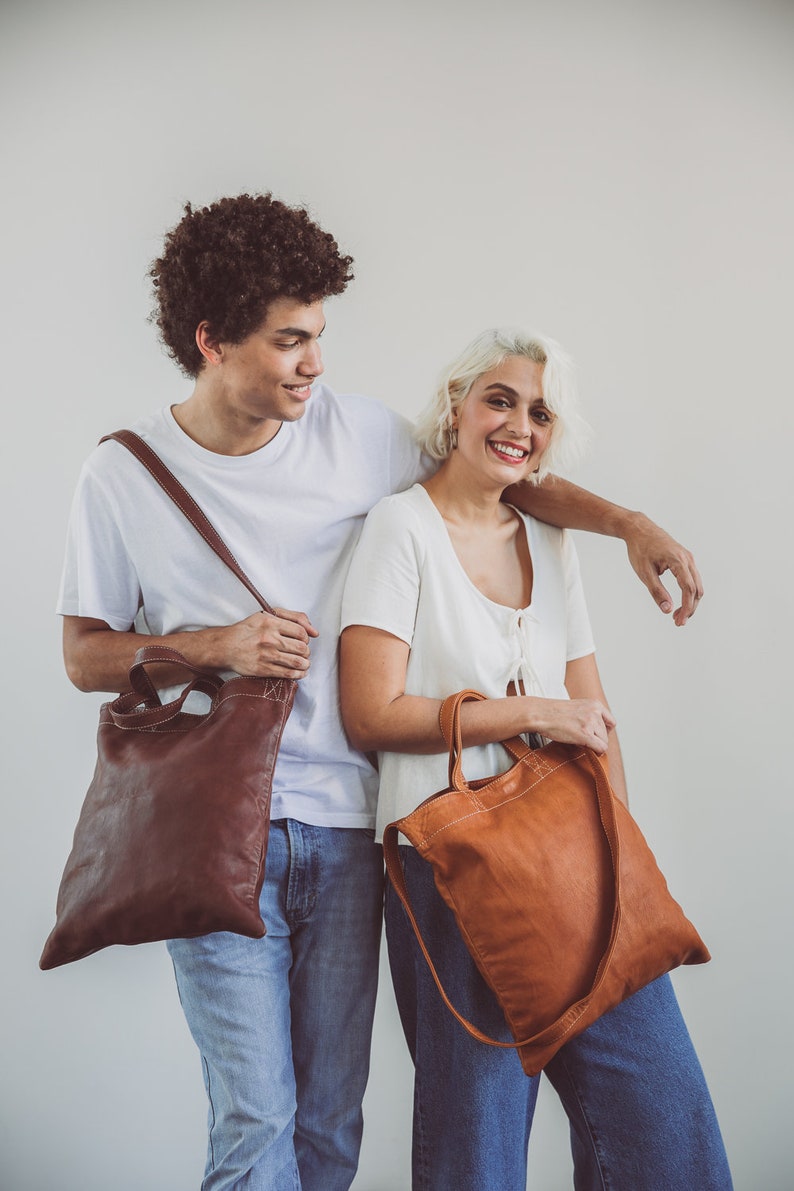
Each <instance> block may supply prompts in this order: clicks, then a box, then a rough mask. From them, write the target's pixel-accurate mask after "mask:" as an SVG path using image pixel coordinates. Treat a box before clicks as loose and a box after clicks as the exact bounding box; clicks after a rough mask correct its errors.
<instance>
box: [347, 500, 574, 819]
mask: <svg viewBox="0 0 794 1191" xmlns="http://www.w3.org/2000/svg"><path fill="white" fill-rule="evenodd" d="M519 516H521V518H522V520H523V522H524V525H525V527H526V534H527V544H528V546H529V552H530V555H531V557H532V565H533V573H534V575H533V585H532V600H531V603H530V604H529V605H528V606H527V607H526V608H518V609H516V608H508V607H506V606H505V605H504V604H497V603H494V601H493V600H490V599H488V597H487V596H485V595H483V593H482V592H481V591H480V590H479V589H478V588H477V587H475V585H474V584H473V583H472V581H471V579H470V578H469V576H468V575H467V574H466V572H465V570H464V569H463V566H462V565H461V563H460V560H459V559H458V556H457V554H456V553H455V548H454V546H453V545H452V542H451V540H450V537H449V534H448V532H447V529H446V526H445V524H444V521H443V518H442V517H441V514H440V513H439V511H438V509H437V508H436V506H435V505H434V504H433V502H432V500H431V499H430V497H429V495H428V493H427V492H426V491H425V489H424V488H423V487H422V486H421V484H415V485H414V487H413V488H410V489H408V491H407V492H401V493H399V494H398V495H396V496H388V497H386V498H385V499H383V500H381V501H380V502H379V503H378V504H377V505H376V506H375V507H374V508H373V509H372V511H371V512H370V514H369V516H368V517H367V520H366V522H365V524H364V529H363V532H362V535H361V538H360V540H359V543H358V546H357V548H356V551H355V554H354V556H353V561H352V563H351V566H350V571H349V573H348V577H347V584H346V587H345V593H344V597H343V600H342V628H346V627H347V626H348V625H352V624H360V625H366V626H368V627H370V628H376V629H382V630H383V631H384V632H387V633H391V634H393V635H394V636H395V637H399V638H400V639H401V640H402V641H405V642H406V643H407V644H408V645H409V646H410V647H411V652H410V654H409V657H408V668H407V673H406V680H405V693H406V694H408V695H424V696H426V697H428V698H432V699H444V698H445V697H446V696H447V695H450V694H452V693H454V692H455V691H459V690H463V689H464V688H466V687H471V688H473V689H474V690H477V691H481V692H482V693H483V694H484V695H487V696H489V697H490V698H501V697H502V696H504V695H505V694H506V691H507V687H508V685H509V684H510V682H511V681H512V682H516V683H518V681H519V680H521V681H523V684H524V690H525V692H526V694H528V695H539V696H546V697H547V698H552V699H567V698H568V694H567V691H566V689H565V667H566V663H567V662H569V661H571V660H573V659H574V658H579V657H584V656H585V655H586V654H590V653H593V651H594V645H593V637H592V632H591V629H590V621H589V619H588V615H587V608H586V606H585V601H584V593H583V591H582V585H581V579H580V576H579V564H578V560H577V557H576V551H575V549H574V545H573V542H572V540H571V537H570V535H569V534H568V533H567V532H566V531H565V530H559V529H555V528H554V527H552V526H550V525H546V524H544V523H543V522H541V521H536V520H535V519H534V518H533V517H528V516H526V515H525V514H523V513H520V512H519ZM510 763H511V762H510V760H509V758H508V756H507V754H506V753H505V751H504V750H503V749H502V748H501V746H500V745H498V744H490V745H483V746H478V747H473V748H467V749H465V750H464V752H463V772H464V774H465V775H466V777H467V778H468V779H470V780H472V779H474V778H478V777H487V776H489V775H490V774H493V773H500V772H502V771H503V770H504V769H506V768H508V766H509V764H510ZM446 785H447V755H446V753H443V754H435V755H431V756H418V755H415V754H409V753H381V754H380V793H379V796H378V813H377V837H378V839H380V838H381V837H382V834H383V828H384V827H385V825H386V824H387V823H389V822H391V821H392V820H394V819H398V818H400V817H401V816H403V815H406V814H408V813H409V812H410V811H412V810H413V809H414V807H416V806H418V805H419V803H420V802H422V801H423V800H424V799H425V798H427V797H428V796H429V795H430V794H434V793H435V792H436V790H440V789H443V788H444V787H445V786H446Z"/></svg>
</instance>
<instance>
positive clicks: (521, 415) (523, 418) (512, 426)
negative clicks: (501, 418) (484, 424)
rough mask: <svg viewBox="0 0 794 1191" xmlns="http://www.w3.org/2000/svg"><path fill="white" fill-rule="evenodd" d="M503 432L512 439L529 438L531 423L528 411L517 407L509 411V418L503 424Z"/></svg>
mask: <svg viewBox="0 0 794 1191" xmlns="http://www.w3.org/2000/svg"><path fill="white" fill-rule="evenodd" d="M505 430H506V431H507V433H508V434H511V435H512V436H513V438H531V437H532V422H531V420H530V417H529V410H528V409H524V407H523V406H517V407H516V408H515V409H513V410H511V412H510V418H509V420H508V421H507V422H506V423H505Z"/></svg>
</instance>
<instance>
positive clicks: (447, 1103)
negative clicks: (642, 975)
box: [386, 846, 732, 1191]
mask: <svg viewBox="0 0 794 1191" xmlns="http://www.w3.org/2000/svg"><path fill="white" fill-rule="evenodd" d="M400 855H401V858H402V860H403V865H404V868H405V876H406V882H407V885H408V889H409V891H410V894H411V901H412V903H413V907H414V912H415V914H416V917H417V919H418V921H419V924H420V926H421V928H422V933H423V935H424V938H425V941H426V943H427V944H428V949H429V951H430V953H431V955H432V956H433V959H434V962H435V964H436V967H437V968H438V971H439V974H440V975H441V978H442V980H443V982H444V986H445V988H446V990H447V992H448V993H449V995H450V997H451V999H452V1002H453V1004H454V1005H455V1006H456V1008H458V1009H459V1010H461V1012H463V1013H464V1014H465V1015H466V1016H467V1017H469V1018H470V1019H471V1020H472V1021H474V1023H475V1024H476V1025H478V1026H479V1027H480V1029H482V1030H484V1031H485V1032H486V1033H489V1034H491V1035H492V1036H493V1037H496V1038H500V1039H503V1040H505V1041H508V1040H510V1034H509V1032H508V1030H507V1027H506V1024H505V1019H504V1016H503V1014H502V1011H501V1009H500V1008H499V1004H498V1002H497V1000H496V998H495V997H494V995H493V993H492V992H491V990H490V989H489V988H488V986H487V985H486V983H485V981H484V980H483V979H482V977H481V976H480V973H479V971H478V970H477V968H476V966H475V964H474V962H473V961H472V959H471V957H470V956H469V953H468V951H467V950H466V947H465V946H464V944H463V941H462V939H461V936H460V933H459V931H458V929H457V926H456V924H455V919H454V917H453V915H452V913H451V911H450V910H449V909H448V907H447V906H446V904H445V903H444V902H443V900H442V899H441V897H440V895H439V894H438V893H437V891H436V888H435V884H434V882H433V875H432V869H431V867H430V865H429V864H428V863H427V862H426V861H424V860H423V859H422V858H421V857H420V856H419V855H418V854H417V852H416V851H415V850H414V849H413V848H411V847H405V846H403V847H401V848H400ZM386 935H387V939H388V944H389V962H390V964H391V971H392V979H393V981H394V988H395V992H396V995H397V1004H398V1007H399V1010H400V1017H401V1020H402V1024H403V1029H404V1031H405V1036H406V1039H407V1042H408V1047H409V1049H410V1051H411V1056H412V1058H413V1060H414V1066H415V1082H414V1138H413V1164H412V1168H413V1188H414V1191H524V1188H525V1186H526V1180H527V1147H528V1143H529V1133H530V1129H531V1126H532V1116H533V1113H534V1111H535V1101H536V1099H537V1094H538V1083H539V1076H536V1077H534V1078H532V1079H529V1078H528V1077H527V1076H526V1075H525V1074H524V1071H523V1069H522V1067H521V1064H520V1062H519V1059H518V1056H517V1054H516V1052H515V1051H510V1050H499V1049H497V1048H496V1047H491V1046H487V1045H486V1044H485V1043H482V1042H477V1041H476V1039H474V1038H472V1037H471V1036H470V1035H469V1034H468V1033H467V1032H466V1031H465V1030H464V1029H463V1027H462V1026H461V1025H460V1024H459V1023H458V1022H457V1021H456V1020H455V1019H454V1018H453V1016H452V1014H451V1013H450V1012H449V1010H448V1009H447V1007H446V1006H445V1005H444V1003H443V1002H442V1000H441V997H440V996H439V994H438V990H437V988H436V986H435V984H434V983H433V979H432V977H431V975H430V973H429V971H428V969H427V965H426V963H425V960H424V957H423V955H422V953H421V952H420V950H419V946H418V944H417V942H416V939H415V936H414V933H413V930H412V929H411V925H410V923H409V922H408V919H407V917H406V914H405V911H404V909H403V907H402V903H401V902H400V900H399V898H398V897H397V894H396V893H395V892H394V890H393V889H392V888H391V886H387V889H386ZM545 1074H546V1075H547V1076H548V1078H549V1080H550V1081H551V1083H552V1084H553V1085H554V1088H555V1090H556V1091H557V1094H558V1095H559V1097H560V1100H561V1101H562V1104H563V1107H564V1109H565V1112H566V1114H567V1116H568V1120H569V1122H570V1130H571V1148H572V1151H573V1159H574V1186H575V1188H576V1189H577V1191H729V1189H730V1188H731V1186H732V1183H731V1176H730V1171H729V1169H728V1162H727V1158H726V1156H725V1150H724V1147H723V1144H722V1138H721V1136H720V1131H719V1126H718V1125H717V1120H716V1117H715V1114H714V1109H713V1107H712V1103H711V1097H710V1096H709V1092H708V1088H707V1087H706V1083H705V1080H704V1078H703V1073H702V1071H701V1068H700V1064H699V1062H698V1059H697V1056H696V1054H695V1052H694V1049H693V1047H692V1043H691V1041H690V1039H689V1034H688V1033H687V1029H686V1026H685V1025H684V1022H683V1019H682V1017H681V1013H680V1011H679V1008H678V1004H677V1002H676V999H675V994H674V992H673V987H672V984H671V983H670V980H669V978H668V977H666V976H665V977H662V979H660V980H656V981H654V983H653V984H651V985H649V986H648V987H647V988H644V989H642V990H641V991H640V992H638V993H635V994H634V996H633V997H630V998H629V999H628V1000H627V1001H624V1002H623V1004H622V1005H619V1006H617V1008H615V1009H613V1010H612V1011H611V1012H610V1013H607V1014H605V1016H604V1017H602V1018H600V1020H599V1021H597V1022H595V1023H594V1024H593V1025H592V1026H590V1028H589V1029H588V1030H586V1031H585V1032H584V1033H583V1034H581V1035H580V1036H579V1037H578V1038H575V1039H573V1041H571V1042H569V1043H567V1044H566V1045H565V1046H564V1047H563V1048H562V1049H561V1050H560V1051H558V1053H557V1054H556V1055H555V1057H554V1058H553V1059H552V1061H551V1062H550V1063H549V1064H548V1066H547V1067H546V1069H545Z"/></svg>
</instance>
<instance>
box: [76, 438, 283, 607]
mask: <svg viewBox="0 0 794 1191" xmlns="http://www.w3.org/2000/svg"><path fill="white" fill-rule="evenodd" d="M109 439H114V440H115V441H116V442H118V443H121V445H122V446H123V447H126V448H127V450H128V451H130V452H131V453H132V454H133V455H134V456H135V458H136V459H137V460H138V461H139V462H140V463H142V464H143V466H144V467H145V468H146V470H147V471H148V472H149V474H150V475H151V476H152V478H153V479H155V480H156V481H157V483H158V484H159V485H160V487H161V488H162V489H163V491H164V492H166V493H167V494H168V495H169V496H170V497H171V500H172V501H173V502H174V504H175V505H176V506H177V507H178V508H179V509H181V510H182V512H183V513H184V514H185V516H186V517H187V519H188V521H189V522H190V523H191V525H192V526H193V528H194V529H196V530H197V531H198V533H200V534H201V536H202V538H203V539H204V541H205V542H206V543H207V545H208V546H209V547H210V549H211V550H214V551H215V553H216V554H217V555H218V558H220V560H221V562H224V563H225V564H226V566H227V567H228V568H229V570H230V571H232V573H233V574H235V575H236V576H237V578H238V579H239V580H240V582H241V583H242V584H243V586H244V587H246V588H247V589H248V591H249V592H250V593H251V595H252V596H253V597H254V599H255V600H256V602H257V604H259V606H260V608H261V609H262V611H263V612H267V613H268V614H269V615H270V616H275V615H276V614H275V612H274V611H273V609H272V608H271V607H270V604H268V602H267V600H266V599H265V598H264V596H262V595H260V594H259V592H258V591H257V589H256V588H255V587H254V585H253V583H252V582H251V580H250V579H249V578H248V576H247V575H246V573H245V571H244V570H243V568H242V567H241V566H240V564H239V562H238V561H237V559H236V558H235V557H234V555H233V554H232V552H231V550H230V549H229V547H228V546H227V545H226V543H225V542H224V540H223V538H222V537H221V536H220V534H219V533H218V531H217V530H216V529H215V527H214V526H213V525H212V523H211V522H210V520H209V518H208V517H207V516H206V515H205V514H204V513H203V512H202V511H201V509H200V508H199V506H198V505H197V504H196V502H195V500H194V499H193V497H192V496H191V495H190V493H189V492H188V490H187V489H186V488H185V487H184V485H183V484H181V483H180V482H179V480H178V479H177V478H176V476H175V475H174V473H173V472H171V471H169V470H168V468H167V467H166V465H165V464H164V463H163V461H162V459H161V458H160V457H159V455H157V453H156V452H155V451H153V450H152V448H151V447H150V446H149V444H148V443H147V442H144V440H143V439H142V438H141V437H140V435H139V434H136V433H135V432H134V431H133V430H116V431H115V433H113V434H106V435H105V436H104V438H100V440H99V441H100V443H103V442H107V441H108V440H109Z"/></svg>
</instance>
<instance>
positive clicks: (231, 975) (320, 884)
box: [168, 819, 383, 1191]
mask: <svg viewBox="0 0 794 1191" xmlns="http://www.w3.org/2000/svg"><path fill="white" fill-rule="evenodd" d="M265 872H266V875H265V883H264V887H263V889H262V896H261V900H260V905H261V910H262V917H263V918H264V921H265V924H266V926H267V934H266V935H265V937H264V938H263V939H246V938H243V937H242V936H241V935H234V934H228V933H218V934H214V935H205V936H204V937H203V938H198V939H173V940H171V941H170V942H169V944H168V950H169V952H170V954H171V958H172V960H173V963H174V971H175V973H176V980H177V985H178V988H179V996H180V999H181V1001H182V1007H183V1009H184V1012H185V1017H186V1018H187V1022H188V1025H189V1027H190V1031H191V1033H192V1035H193V1038H194V1040H195V1042H196V1045H197V1046H198V1048H199V1051H200V1052H201V1061H202V1067H203V1072H204V1082H205V1086H206V1089H207V1096H208V1099H209V1144H208V1152H207V1165H206V1172H205V1177H204V1181H203V1182H202V1184H201V1186H202V1189H203V1191H221V1188H222V1189H223V1191H231V1189H232V1188H234V1191H243V1189H245V1191H287V1189H289V1191H295V1189H296V1188H303V1191H346V1189H347V1188H348V1187H349V1186H350V1184H351V1182H352V1181H353V1176H354V1175H355V1172H356V1166H357V1164H358V1152H359V1146H360V1144H361V1130H362V1115H361V1100H362V1098H363V1095H364V1088H365V1086H366V1082H367V1075H368V1072H369V1047H370V1034H371V1029H372V1015H373V1011H374V1005H375V992H376V988H377V979H378V948H379V942H380V929H381V919H382V890H383V858H382V852H381V849H380V847H379V846H378V845H377V844H375V843H374V842H373V833H372V832H371V831H364V830H359V829H356V828H334V827H311V826H307V825H306V824H304V823H299V822H297V821H295V820H293V819H280V820H275V821H274V822H273V823H271V826H270V840H269V844H268V851H267V864H266V869H265Z"/></svg>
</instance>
